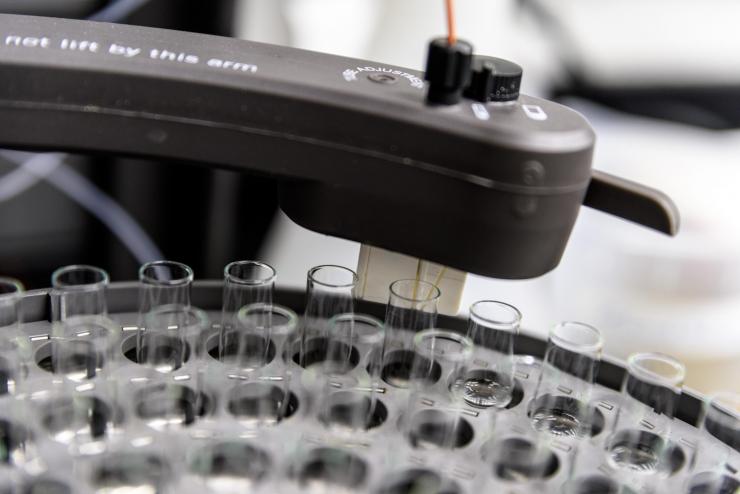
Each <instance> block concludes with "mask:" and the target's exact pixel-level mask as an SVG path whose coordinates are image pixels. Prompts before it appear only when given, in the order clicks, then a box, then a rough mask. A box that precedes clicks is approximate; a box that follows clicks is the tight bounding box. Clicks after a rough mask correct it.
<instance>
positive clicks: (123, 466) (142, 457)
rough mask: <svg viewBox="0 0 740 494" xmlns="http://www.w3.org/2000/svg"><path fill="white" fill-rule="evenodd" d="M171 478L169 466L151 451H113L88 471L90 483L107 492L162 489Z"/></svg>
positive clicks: (149, 493)
mask: <svg viewBox="0 0 740 494" xmlns="http://www.w3.org/2000/svg"><path fill="white" fill-rule="evenodd" d="M171 479H172V468H171V467H170V464H169V463H168V462H167V461H166V460H165V459H163V458H160V457H159V456H156V455H154V454H136V453H114V454H112V455H110V456H108V457H107V458H105V459H104V460H103V461H100V462H99V463H98V465H97V466H96V468H95V469H94V470H93V472H92V478H91V481H92V484H93V485H94V486H95V487H97V488H98V489H99V490H97V491H96V492H110V493H114V492H115V493H126V492H132V493H133V492H136V493H139V492H141V493H146V494H156V493H159V492H162V489H163V487H164V486H166V485H167V484H168V483H169V482H170V480H171Z"/></svg>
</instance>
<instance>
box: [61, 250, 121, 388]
mask: <svg viewBox="0 0 740 494" xmlns="http://www.w3.org/2000/svg"><path fill="white" fill-rule="evenodd" d="M108 280H109V277H108V273H106V272H105V271H104V270H102V269H100V268H96V267H94V266H81V265H77V266H67V267H64V268H60V269H58V270H56V271H55V272H54V274H53V275H52V277H51V284H52V290H51V293H50V295H51V301H52V318H53V323H52V330H51V334H50V339H51V343H50V344H51V365H52V370H53V372H54V373H56V374H59V375H63V376H65V377H66V378H68V379H70V380H72V381H76V382H79V381H80V380H84V379H91V378H93V377H95V376H96V375H97V374H98V373H99V372H100V371H101V370H102V369H103V367H104V366H105V367H106V368H107V369H110V370H111V372H112V371H113V369H114V368H115V367H116V366H117V364H118V361H119V356H120V348H119V345H120V341H121V328H120V327H119V326H117V325H116V324H114V323H113V322H112V321H110V320H109V319H108V318H107V317H106V315H107V312H108V308H107V302H106V288H107V286H108Z"/></svg>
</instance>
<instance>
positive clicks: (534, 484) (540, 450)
mask: <svg viewBox="0 0 740 494" xmlns="http://www.w3.org/2000/svg"><path fill="white" fill-rule="evenodd" d="M512 419H513V418H512V417H510V416H509V417H505V418H504V419H503V421H502V423H500V424H498V426H497V431H496V434H495V436H494V439H492V440H491V441H489V442H488V443H486V444H485V445H484V446H483V450H482V455H483V460H484V463H485V464H486V465H490V468H491V470H490V471H491V473H492V475H490V477H487V476H485V475H482V476H481V477H482V479H481V481H482V482H481V483H482V484H483V486H484V487H483V489H480V490H481V492H506V493H511V494H535V493H542V492H558V493H559V492H560V490H557V488H556V486H555V485H553V484H552V481H553V478H554V476H555V474H556V473H558V471H560V469H562V468H564V467H563V465H561V463H560V460H559V459H558V457H557V456H556V455H555V453H554V452H553V450H552V449H551V448H550V444H551V441H549V440H547V439H548V438H546V437H545V436H543V435H542V434H540V433H537V432H536V431H534V430H532V429H531V428H520V427H519V425H521V424H519V423H518V421H517V420H516V419H513V420H512ZM512 422H513V423H512ZM557 487H560V486H557ZM589 494H593V493H589Z"/></svg>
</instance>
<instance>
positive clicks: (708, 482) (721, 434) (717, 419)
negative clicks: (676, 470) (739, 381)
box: [686, 392, 740, 494]
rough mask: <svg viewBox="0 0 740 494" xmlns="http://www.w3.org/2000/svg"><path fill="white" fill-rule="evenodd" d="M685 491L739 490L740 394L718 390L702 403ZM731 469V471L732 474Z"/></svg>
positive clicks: (697, 493) (723, 493)
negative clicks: (697, 434)
mask: <svg viewBox="0 0 740 494" xmlns="http://www.w3.org/2000/svg"><path fill="white" fill-rule="evenodd" d="M699 427H700V429H701V436H700V437H699V440H698V443H697V448H696V455H695V458H694V462H693V466H692V469H691V474H690V478H689V479H688V485H687V489H686V490H687V492H688V494H726V493H735V492H738V491H740V477H739V476H738V473H737V472H738V470H737V469H738V466H740V465H738V462H740V394H738V393H732V392H722V393H717V394H715V395H713V396H712V397H711V398H709V399H707V400H706V402H705V403H704V410H703V416H702V419H701V422H700V425H699ZM733 471H734V474H733Z"/></svg>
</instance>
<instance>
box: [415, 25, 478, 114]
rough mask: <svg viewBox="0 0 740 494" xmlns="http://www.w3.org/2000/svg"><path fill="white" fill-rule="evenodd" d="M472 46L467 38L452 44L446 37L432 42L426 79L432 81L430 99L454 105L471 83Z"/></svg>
mask: <svg viewBox="0 0 740 494" xmlns="http://www.w3.org/2000/svg"><path fill="white" fill-rule="evenodd" d="M472 59H473V46H472V45H471V44H470V43H467V42H465V41H460V40H458V41H456V42H455V43H452V44H450V42H449V41H448V40H447V39H446V38H439V39H435V40H433V41H432V42H431V43H429V54H428V56H427V68H426V74H425V75H424V78H425V79H426V80H427V81H429V91H428V92H427V101H429V102H430V103H437V104H441V105H454V104H455V103H459V102H460V100H461V99H462V93H463V90H464V89H465V87H466V86H467V85H468V83H469V82H470V66H471V61H472Z"/></svg>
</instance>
